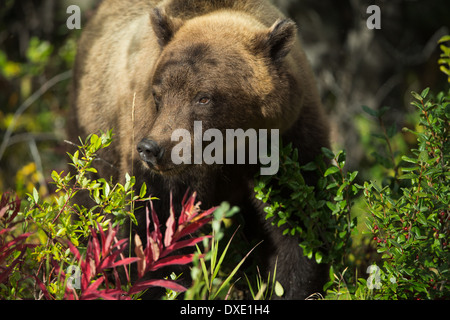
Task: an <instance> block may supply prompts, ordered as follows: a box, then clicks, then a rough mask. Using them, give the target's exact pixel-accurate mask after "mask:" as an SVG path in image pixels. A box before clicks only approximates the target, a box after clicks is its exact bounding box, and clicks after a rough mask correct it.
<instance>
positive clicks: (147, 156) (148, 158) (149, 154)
mask: <svg viewBox="0 0 450 320" xmlns="http://www.w3.org/2000/svg"><path fill="white" fill-rule="evenodd" d="M137 151H138V152H139V156H140V157H141V159H142V161H145V162H147V163H148V164H149V165H152V166H155V165H156V164H157V163H158V161H159V160H161V158H162V157H163V155H164V148H161V147H160V146H159V145H158V143H156V142H155V141H153V140H149V139H143V140H142V141H141V142H139V143H138V145H137Z"/></svg>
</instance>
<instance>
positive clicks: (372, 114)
mask: <svg viewBox="0 0 450 320" xmlns="http://www.w3.org/2000/svg"><path fill="white" fill-rule="evenodd" d="M362 109H363V110H364V112H365V113H367V114H369V115H371V116H373V117H376V118H378V116H379V112H378V111H376V110H373V109H370V108H369V107H368V106H362Z"/></svg>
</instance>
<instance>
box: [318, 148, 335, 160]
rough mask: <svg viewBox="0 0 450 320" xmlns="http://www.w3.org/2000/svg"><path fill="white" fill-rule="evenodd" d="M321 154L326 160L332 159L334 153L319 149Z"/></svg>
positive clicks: (326, 149)
mask: <svg viewBox="0 0 450 320" xmlns="http://www.w3.org/2000/svg"><path fill="white" fill-rule="evenodd" d="M321 150H322V153H323V154H324V155H325V156H326V157H327V158H328V159H334V153H333V151H331V150H330V149H328V148H321Z"/></svg>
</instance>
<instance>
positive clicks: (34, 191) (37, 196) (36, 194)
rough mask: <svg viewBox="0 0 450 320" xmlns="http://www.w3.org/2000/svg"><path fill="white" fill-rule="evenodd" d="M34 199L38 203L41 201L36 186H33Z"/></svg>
mask: <svg viewBox="0 0 450 320" xmlns="http://www.w3.org/2000/svg"><path fill="white" fill-rule="evenodd" d="M33 200H34V203H38V202H39V193H38V191H37V190H36V188H33Z"/></svg>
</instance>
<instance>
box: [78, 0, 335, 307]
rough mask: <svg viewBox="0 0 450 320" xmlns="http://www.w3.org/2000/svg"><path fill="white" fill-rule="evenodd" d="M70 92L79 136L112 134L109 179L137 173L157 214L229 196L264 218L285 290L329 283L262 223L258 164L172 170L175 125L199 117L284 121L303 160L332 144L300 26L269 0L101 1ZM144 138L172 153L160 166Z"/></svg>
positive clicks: (207, 123)
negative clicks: (186, 199)
mask: <svg viewBox="0 0 450 320" xmlns="http://www.w3.org/2000/svg"><path fill="white" fill-rule="evenodd" d="M155 8H156V9H155ZM149 17H150V18H149ZM73 89H74V90H73V91H74V96H73V118H72V119H71V124H72V128H71V130H70V134H71V138H72V139H74V140H75V139H76V137H77V136H82V137H84V136H86V135H87V134H89V133H94V132H98V131H99V130H103V131H106V130H108V129H114V133H115V140H114V143H113V145H112V146H111V147H110V148H108V149H107V151H106V153H105V154H102V155H101V157H102V158H103V159H104V160H106V161H108V162H109V163H111V164H113V165H114V167H115V168H116V169H115V170H111V169H108V168H99V169H100V170H99V172H100V174H101V175H102V176H110V175H113V176H114V177H115V178H116V179H117V180H121V179H123V177H124V176H125V173H126V172H128V173H130V174H133V175H135V176H136V177H137V180H138V182H139V183H142V182H146V183H147V185H148V186H149V190H150V193H151V194H152V195H154V196H157V197H159V198H160V199H161V200H160V201H156V203H155V206H156V209H157V212H159V213H166V212H168V210H167V208H168V195H169V192H173V194H174V203H179V202H180V200H181V197H182V196H183V194H184V192H185V191H186V189H187V188H188V187H189V188H190V189H191V190H195V191H197V192H198V197H199V199H200V200H201V201H202V203H203V207H204V208H206V207H209V206H212V205H218V204H220V202H222V201H229V202H231V203H232V204H233V205H238V206H240V207H241V212H242V214H243V215H244V216H245V219H246V221H248V222H249V223H248V225H249V226H250V227H251V228H256V227H255V224H254V223H257V225H258V227H257V229H258V230H257V231H258V232H256V233H255V234H258V235H259V234H263V237H264V238H265V245H264V249H265V250H266V254H265V258H266V259H265V260H266V261H265V263H266V267H267V269H268V270H271V269H273V266H274V264H275V259H276V258H277V257H278V271H277V277H278V280H279V281H280V282H281V284H282V285H283V286H284V288H285V290H286V295H285V297H286V298H305V297H306V296H307V295H309V294H312V293H314V292H317V291H320V290H321V286H322V284H323V281H324V280H325V278H324V276H326V272H325V273H324V271H325V268H324V267H320V268H319V267H317V265H316V264H315V263H314V262H312V261H309V260H308V259H306V258H305V257H303V255H302V253H301V249H300V248H299V247H298V244H297V243H298V242H297V239H295V238H292V237H287V236H282V235H281V232H280V230H279V229H277V228H276V227H273V226H271V224H270V223H269V222H267V221H265V219H264V215H265V214H264V212H263V210H262V204H261V203H259V202H258V201H257V200H255V199H254V197H253V178H252V177H253V174H254V173H255V172H256V171H255V170H256V169H255V168H252V167H250V168H249V167H248V166H240V165H239V166H238V165H222V166H219V165H214V166H208V165H183V166H177V167H175V166H174V165H173V164H171V161H170V150H171V148H172V147H173V146H174V144H175V143H174V142H172V141H171V140H170V138H171V134H172V132H173V130H175V129H179V128H184V129H187V130H189V131H190V132H192V131H193V124H194V121H196V120H201V121H202V122H203V130H206V129H208V128H217V129H222V130H225V129H227V128H230V129H234V128H242V129H244V130H246V129H248V128H255V129H259V128H278V129H280V132H281V134H282V136H283V141H284V142H292V143H293V144H294V146H295V147H297V148H298V149H299V154H300V158H301V161H302V162H303V163H306V162H309V161H311V160H312V159H314V157H315V156H317V155H318V154H319V153H320V147H322V146H327V145H328V127H327V124H326V121H325V118H324V115H323V112H322V108H321V105H320V101H319V96H318V93H317V89H316V84H315V81H314V77H313V75H312V72H311V70H310V67H309V65H308V62H307V60H306V57H305V55H304V53H303V51H302V49H301V45H300V42H299V40H298V39H297V36H296V29H295V25H294V23H293V22H291V21H290V20H287V19H285V18H284V17H283V16H282V14H281V13H280V12H279V11H278V10H277V9H275V8H274V7H273V6H272V5H271V4H269V3H268V2H266V1H264V0H164V1H148V0H128V1H124V0H104V2H103V3H102V5H101V6H100V8H99V10H98V12H97V14H96V15H95V17H94V18H93V19H92V21H90V23H89V25H88V27H87V28H86V29H85V30H84V33H83V36H82V38H81V40H80V43H79V51H78V55H77V60H76V65H75V70H74V83H73ZM202 95H207V96H208V97H210V98H211V100H212V102H211V103H210V105H207V106H201V105H197V104H196V101H197V100H196V99H198V98H199V97H201V96H202ZM134 96H135V105H134V107H133V98H134ZM155 101H156V102H155ZM143 139H151V140H153V141H155V142H156V143H157V144H158V145H159V146H160V147H161V148H164V149H165V150H166V152H165V153H164V155H163V156H162V158H161V159H160V161H158V163H157V165H155V166H150V167H152V169H150V168H149V165H148V164H146V163H144V162H143V161H141V160H140V159H139V154H138V153H137V151H136V144H137V143H138V142H139V141H141V140H143ZM169 169H173V170H172V171H169ZM141 225H143V224H141ZM250 231H251V232H253V231H255V230H250ZM140 232H142V231H140Z"/></svg>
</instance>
